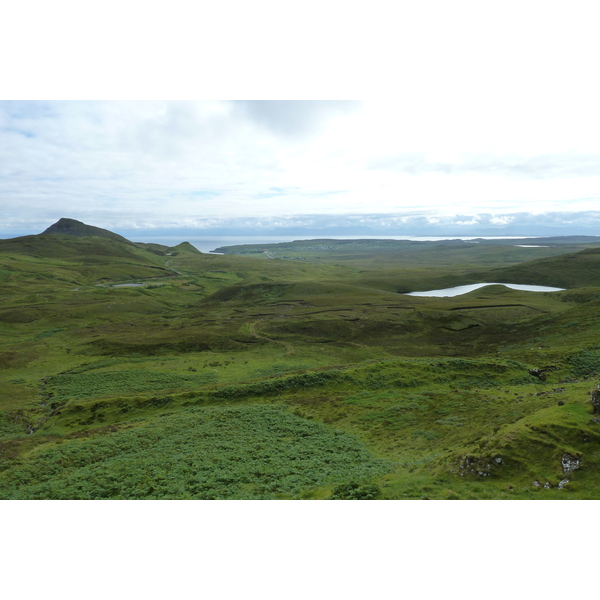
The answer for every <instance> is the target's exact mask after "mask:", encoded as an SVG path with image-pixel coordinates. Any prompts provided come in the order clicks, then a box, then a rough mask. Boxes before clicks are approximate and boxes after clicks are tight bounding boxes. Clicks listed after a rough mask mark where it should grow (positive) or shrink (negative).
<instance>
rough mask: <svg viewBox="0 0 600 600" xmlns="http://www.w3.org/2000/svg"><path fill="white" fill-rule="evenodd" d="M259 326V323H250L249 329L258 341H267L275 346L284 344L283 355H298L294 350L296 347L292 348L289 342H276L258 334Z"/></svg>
mask: <svg viewBox="0 0 600 600" xmlns="http://www.w3.org/2000/svg"><path fill="white" fill-rule="evenodd" d="M258 324H259V321H255V322H254V323H248V329H249V331H250V335H252V336H253V337H255V338H256V339H257V340H266V341H267V342H272V343H274V344H282V345H283V346H285V350H286V351H285V354H284V355H283V356H284V357H285V356H292V354H295V353H296V350H295V349H294V346H292V344H290V343H289V342H284V341H281V340H274V339H273V338H270V337H267V336H266V335H263V334H262V333H258V332H257V331H256V327H257V325H258Z"/></svg>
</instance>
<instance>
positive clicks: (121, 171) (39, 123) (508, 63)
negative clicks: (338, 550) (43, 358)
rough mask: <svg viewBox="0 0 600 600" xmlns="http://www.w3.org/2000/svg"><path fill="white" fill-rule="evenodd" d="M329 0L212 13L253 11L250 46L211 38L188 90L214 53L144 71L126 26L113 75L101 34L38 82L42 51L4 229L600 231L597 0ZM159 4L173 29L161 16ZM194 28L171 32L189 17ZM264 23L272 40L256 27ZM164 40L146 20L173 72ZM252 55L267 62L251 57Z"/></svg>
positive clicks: (5, 178)
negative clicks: (155, 82) (362, 1)
mask: <svg viewBox="0 0 600 600" xmlns="http://www.w3.org/2000/svg"><path fill="white" fill-rule="evenodd" d="M413 4H419V7H414V6H412V5H413ZM263 5H264V3H258V7H259V8H260V7H261V6H263ZM449 5H452V6H449ZM482 5H485V6H482ZM42 6H43V5H42ZM239 6H245V5H239ZM264 6H265V7H266V6H267V5H264ZM269 6H270V7H271V8H270V9H269V10H270V12H269V13H268V14H269V15H270V18H271V19H272V20H273V19H274V20H277V19H280V21H281V19H287V23H288V25H289V23H291V21H290V19H292V17H291V16H290V15H289V14H287V13H283V12H281V13H277V12H273V11H275V10H276V9H274V8H273V6H274V5H269ZM306 6H307V7H308V8H309V9H310V7H313V4H312V3H310V2H309V3H308V4H307V5H306ZM314 6H315V7H316V6H317V5H314ZM318 6H322V7H324V8H322V9H320V10H321V17H322V21H323V22H321V23H320V24H317V25H315V24H314V22H313V20H311V19H310V10H308V14H307V13H306V12H302V13H300V12H299V11H298V12H297V14H295V15H294V16H293V22H294V23H296V21H297V22H298V29H297V30H295V31H303V32H304V33H306V28H309V29H310V30H311V32H312V37H311V36H310V35H308V36H306V35H303V36H302V37H300V35H299V34H298V33H290V30H288V34H289V37H290V39H289V40H286V39H284V37H282V34H281V32H279V33H277V32H276V33H273V28H272V27H269V22H268V21H267V23H266V24H264V23H263V25H262V28H261V27H259V28H258V29H249V30H248V31H245V30H244V29H243V22H244V20H245V19H246V18H251V17H252V14H251V12H249V9H241V10H242V11H244V10H246V11H248V12H245V13H244V14H241V15H238V19H237V20H235V19H234V20H232V19H231V18H230V17H229V16H228V14H227V7H226V8H225V9H223V12H221V13H218V14H213V15H212V16H213V18H214V19H216V20H217V21H218V20H219V19H221V20H222V22H223V23H227V24H228V26H229V27H234V29H235V28H236V27H237V29H235V33H237V34H238V37H239V40H238V41H239V43H240V44H239V47H238V46H235V45H233V46H228V47H227V48H224V46H223V42H222V41H221V40H220V41H219V42H217V39H218V38H215V37H214V36H213V37H211V38H210V40H209V41H208V42H206V45H205V46H204V48H209V49H210V50H211V51H212V55H213V56H214V57H215V58H214V60H212V59H211V61H210V64H211V67H210V68H211V69H212V70H211V71H210V73H209V75H212V78H211V77H209V78H208V79H207V83H206V85H200V84H199V82H198V81H197V80H196V86H191V87H188V88H185V87H184V88H182V87H181V86H180V85H179V83H180V82H181V80H182V79H183V75H184V74H186V78H185V80H186V81H189V80H190V75H192V74H194V73H196V74H197V73H198V72H199V71H198V69H199V67H198V61H197V59H195V58H194V57H193V56H191V57H190V56H187V60H179V58H181V54H177V51H175V54H177V56H178V61H177V64H178V65H179V63H180V62H182V63H183V66H180V67H179V71H177V73H176V75H178V76H179V78H178V79H177V78H175V80H168V81H166V82H165V85H164V87H152V86H150V87H148V86H146V87H145V86H144V84H143V82H147V81H149V80H151V77H148V76H147V73H146V72H145V71H144V69H143V68H142V67H141V66H140V63H139V62H138V64H137V70H136V71H135V72H134V71H132V70H131V69H132V68H131V64H130V63H128V61H127V59H124V58H123V56H124V55H121V54H119V51H120V49H121V46H120V45H119V43H120V42H122V43H124V40H125V39H126V34H125V33H124V32H121V33H119V32H117V33H118V34H117V36H116V37H115V38H114V44H115V48H116V51H115V52H114V53H113V54H112V55H110V54H109V56H108V60H109V61H112V62H111V63H110V64H112V65H113V66H115V67H116V66H118V64H119V63H122V64H120V69H121V70H119V69H118V68H117V69H115V73H116V76H114V77H113V78H112V79H111V78H110V77H109V78H108V79H107V77H106V73H104V72H103V73H104V76H105V77H104V79H102V78H100V80H101V81H100V82H99V83H91V82H92V79H91V77H90V76H89V74H88V70H90V65H91V66H92V67H93V66H94V65H95V66H97V64H98V61H99V60H100V59H99V58H98V57H99V56H100V55H99V54H98V53H97V52H98V51H96V50H94V48H96V46H95V45H94V39H93V35H94V34H91V35H92V39H91V40H90V42H89V46H88V53H89V57H90V58H89V60H86V61H83V62H79V63H75V64H74V68H71V65H70V64H69V65H68V66H69V67H70V68H66V69H63V70H62V71H59V72H57V71H54V72H53V75H57V74H58V75H60V76H57V77H53V81H52V82H48V77H46V78H45V79H44V80H43V82H42V84H41V85H38V86H37V87H33V88H32V87H31V82H32V81H38V80H37V79H36V78H35V74H36V73H38V74H39V75H40V77H41V75H42V74H43V69H44V66H47V65H48V64H49V63H48V61H46V63H43V64H41V66H40V60H43V59H41V58H40V56H41V55H40V53H39V52H34V51H31V49H30V50H29V51H30V54H29V55H27V54H25V59H24V61H23V63H22V64H23V68H22V69H21V71H20V72H17V69H13V72H11V73H9V74H12V75H15V74H16V76H15V77H13V78H12V79H11V80H10V81H11V84H12V85H13V86H14V89H12V92H11V87H10V86H8V87H7V88H6V89H7V90H8V91H9V93H7V94H6V95H4V97H3V98H4V99H2V100H0V235H2V236H3V237H11V236H14V235H22V234H29V233H39V232H41V231H43V230H44V229H45V228H46V227H48V226H50V225H51V224H52V223H54V222H55V221H57V220H58V219H59V218H61V217H69V218H74V219H78V220H81V221H83V222H85V223H88V224H91V225H96V226H99V227H104V228H108V229H111V230H113V231H117V232H119V233H122V232H123V233H127V234H131V233H138V234H139V235H142V234H148V235H152V233H153V232H156V233H159V232H160V233H161V234H165V233H168V232H173V233H174V234H182V235H183V234H184V233H186V234H187V233H193V232H195V233H196V234H197V235H205V234H207V235H208V234H211V233H230V234H235V233H238V232H239V233H244V234H249V233H256V234H261V233H269V234H272V233H277V232H281V233H286V232H299V233H301V232H306V233H309V232H314V233H315V234H319V233H327V232H329V233H330V234H333V233H338V232H339V233H344V232H346V233H356V234H362V233H363V232H364V233H368V232H371V233H372V234H373V235H386V234H390V235H395V234H397V233H398V234H413V235H435V234H442V235H444V234H446V233H448V234H456V235H460V234H462V235H471V234H486V233H487V234H493V233H495V232H498V233H502V234H510V233H513V234H531V235H539V234H546V233H548V234H550V233H562V234H574V233H589V234H592V235H595V234H596V233H600V118H599V109H598V107H599V106H600V102H599V100H600V98H599V95H600V94H599V91H598V87H599V86H598V85H597V81H596V75H595V73H596V71H597V67H596V64H595V62H596V58H597V56H599V55H600V52H599V50H600V47H599V46H600V42H599V41H598V40H599V38H598V36H597V35H596V32H595V31H594V27H595V20H594V19H593V18H592V17H593V13H592V12H590V11H589V10H588V9H587V8H586V7H587V6H589V5H587V4H584V5H580V4H578V3H574V4H573V5H571V4H570V5H569V7H566V5H564V4H559V3H552V2H546V3H537V2H531V3H528V2H521V3H511V2H506V3H501V4H500V3H496V4H493V5H492V4H487V3H472V2H458V3H456V4H455V3H430V2H424V3H423V4H421V3H400V4H396V5H395V6H396V8H395V10H394V11H393V12H392V11H391V12H389V13H388V14H387V16H388V18H386V15H385V14H384V13H382V12H381V11H378V10H377V9H378V8H382V7H384V6H388V5H387V4H385V3H378V2H375V3H374V4H373V9H372V11H371V12H369V13H365V12H364V11H362V12H360V11H358V10H355V9H352V8H347V9H346V12H345V13H339V12H338V13H336V12H334V9H333V5H330V3H327V2H326V3H325V4H321V5H318ZM338 6H340V5H338ZM390 6H391V5H390ZM434 9H435V10H434ZM259 12H260V11H259ZM23 14H24V13H23ZM132 14H133V13H132ZM265 14H267V13H265ZM254 16H255V15H254ZM327 17H332V18H334V19H335V20H336V21H337V22H336V25H337V28H338V32H339V33H338V36H337V38H336V37H334V36H332V34H331V30H330V29H328V28H327V22H329V23H332V22H334V21H332V20H331V19H330V20H329V21H328V20H327ZM147 18H148V19H150V23H152V24H155V25H156V27H161V28H162V29H163V30H165V29H166V28H168V25H169V19H168V18H167V19H166V22H163V21H164V15H160V14H158V13H156V14H154V13H152V14H150V15H147ZM271 22H273V21H271ZM317 23H319V22H317ZM178 26H179V29H178V30H177V31H176V32H175V33H171V37H170V38H167V39H168V40H170V41H171V43H172V44H174V45H177V44H183V43H184V42H181V41H180V38H181V39H186V32H187V31H188V30H187V29H186V26H185V25H184V24H183V22H182V21H181V20H179V21H178ZM303 26H305V28H304V29H303ZM67 30H68V28H67ZM190 31H191V30H190ZM266 31H270V32H271V33H270V38H269V39H270V41H271V42H275V43H273V44H271V45H269V44H262V45H261V44H258V43H257V42H256V40H257V39H258V38H260V34H261V32H266ZM38 33H39V32H38ZM288 34H286V35H288ZM359 34H360V35H359ZM274 36H275V37H274ZM52 39H53V43H54V44H55V45H56V44H58V47H57V48H54V49H53V46H50V45H44V53H46V52H50V53H52V52H54V55H55V56H56V57H57V59H58V58H61V57H63V58H64V55H65V54H64V53H65V52H66V51H67V49H68V46H65V47H64V48H63V47H62V46H60V43H59V42H57V36H53V38H52ZM251 39H252V40H254V43H253V45H249V44H247V42H248V41H249V40H251ZM300 39H302V41H303V48H302V50H301V51H299V50H298V46H297V44H296V43H295V42H297V41H299V40H300ZM153 40H154V37H153V36H152V35H150V34H147V36H144V35H143V36H142V44H141V48H142V49H143V50H144V52H143V54H144V57H145V58H146V61H147V64H151V65H153V66H157V65H158V67H157V68H158V71H157V72H158V73H159V74H163V75H165V74H166V73H167V72H168V71H169V68H168V67H169V64H170V65H174V64H175V63H174V62H173V58H172V55H171V57H169V55H168V54H166V55H165V54H164V46H163V49H160V48H159V49H156V48H155V46H156V44H155V43H154V44H153V45H151V42H152V41H153ZM334 40H336V41H335V43H334ZM77 41H78V42H79V43H81V42H82V40H81V37H79V38H78V40H77ZM309 41H310V43H309ZM286 43H287V45H286ZM144 44H145V45H144ZM211 44H212V45H211ZM313 46H314V47H313ZM310 48H312V52H311V51H309V49H310ZM13 49H14V48H13ZM130 49H131V47H130ZM177 49H181V48H179V47H178V48H176V50H177ZM186 49H188V50H189V48H188V47H186ZM102 52H103V53H106V52H107V50H106V44H105V47H104V48H103V50H102ZM286 52H287V54H286ZM279 54H283V55H284V58H282V57H281V56H279V57H278V55H279ZM69 56H70V57H71V58H70V60H76V59H75V58H73V51H72V48H71V51H70V54H69ZM125 56H127V55H125ZM165 56H166V57H167V58H170V59H171V62H170V63H169V64H167V65H166V66H165V65H164V62H165ZM106 58H107V57H106V56H103V60H105V59H106ZM252 59H255V60H254V64H260V65H262V67H263V69H262V70H261V69H256V70H249V64H250V63H251V62H252ZM259 59H260V60H259ZM267 59H269V61H270V62H268V63H267V62H266V61H267ZM136 60H137V58H136ZM159 61H162V63H161V62H159ZM56 62H57V63H58V62H59V61H58V60H57V61H56ZM161 64H163V67H162V68H160V65H161ZM214 64H218V65H221V66H222V69H221V71H220V75H219V76H217V77H215V76H214V75H215V66H214ZM302 64H304V65H305V68H304V69H302V70H301V69H299V66H300V65H302ZM306 66H309V67H310V68H309V69H308V70H307V69H306ZM349 66H350V68H349ZM173 68H175V67H173ZM32 69H33V71H32ZM91 70H92V71H93V69H91ZM94 73H96V74H97V73H98V71H97V70H96V71H94ZM145 73H146V76H145V77H143V76H142V75H144V74H145ZM248 73H251V74H252V75H253V81H251V82H249V81H248V79H249V77H248ZM24 74H25V75H24ZM132 74H137V75H140V74H141V75H140V80H141V81H142V85H139V87H138V88H136V87H135V86H132V85H131V83H129V80H130V79H132V77H131V75H132ZM224 74H225V75H224ZM74 75H76V77H75V78H74ZM332 80H337V87H336V85H335V83H334V84H332V83H331V82H332ZM14 81H16V82H17V83H16V84H14ZM159 81H160V79H159ZM169 81H171V85H169ZM203 81H204V80H203ZM232 81H234V82H237V83H238V85H237V87H236V85H233V86H232V85H231V82H232ZM103 86H104V87H103ZM32 90H33V91H32ZM165 95H167V97H180V98H183V99H182V100H169V99H165V97H164V96H165ZM143 97H146V98H150V99H148V100H139V99H138V98H143ZM340 97H341V98H367V99H362V100H361V99H359V100H339V99H337V98H340ZM23 98H25V99H23ZM90 98H95V99H94V100H92V99H90ZM196 98H225V99H223V100H218V99H210V100H202V99H201V100H197V99H196ZM227 98H234V99H233V100H231V99H229V100H228V99H227ZM244 98H249V99H244ZM297 98H300V99H297ZM315 98H317V99H316V100H315ZM318 98H323V99H318Z"/></svg>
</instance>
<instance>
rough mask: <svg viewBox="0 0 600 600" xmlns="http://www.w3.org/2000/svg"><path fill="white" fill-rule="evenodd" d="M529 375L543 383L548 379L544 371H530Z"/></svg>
mask: <svg viewBox="0 0 600 600" xmlns="http://www.w3.org/2000/svg"><path fill="white" fill-rule="evenodd" d="M529 374H530V375H533V376H534V377H537V378H538V379H540V380H542V381H544V380H545V379H546V372H545V371H544V370H543V369H529Z"/></svg>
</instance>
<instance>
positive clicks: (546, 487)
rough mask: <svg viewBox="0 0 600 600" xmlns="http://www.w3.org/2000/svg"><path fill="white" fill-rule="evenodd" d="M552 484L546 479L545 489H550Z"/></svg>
mask: <svg viewBox="0 0 600 600" xmlns="http://www.w3.org/2000/svg"><path fill="white" fill-rule="evenodd" d="M551 487H552V486H551V485H550V482H549V481H546V483H545V484H544V489H546V490H549V489H550V488H551Z"/></svg>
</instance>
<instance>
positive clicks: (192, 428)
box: [0, 235, 600, 499]
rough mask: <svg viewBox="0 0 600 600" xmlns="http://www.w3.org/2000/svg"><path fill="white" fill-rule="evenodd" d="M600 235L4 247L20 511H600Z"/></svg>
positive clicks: (7, 455)
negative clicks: (544, 507)
mask: <svg viewBox="0 0 600 600" xmlns="http://www.w3.org/2000/svg"><path fill="white" fill-rule="evenodd" d="M40 238H41V239H40ZM386 242H387V241H386ZM524 243H526V242H524ZM595 243H596V242H590V240H586V241H585V243H584V244H582V245H579V246H578V245H576V244H574V243H573V241H572V240H571V241H568V242H567V243H564V244H559V243H558V242H557V243H556V245H555V246H554V247H553V248H549V249H541V248H540V249H523V248H516V247H514V245H511V244H508V243H497V244H491V243H481V244H477V245H474V244H464V243H457V242H453V243H448V244H435V243H426V244H424V245H420V244H416V243H412V242H402V243H400V242H398V243H395V244H387V243H379V241H377V242H374V241H368V242H367V241H362V242H361V241H353V242H351V243H341V242H339V243H338V242H336V243H331V244H330V243H329V242H327V243H326V242H324V241H320V242H319V243H318V244H316V243H312V242H311V243H308V242H302V243H299V244H292V245H286V247H285V248H274V249H273V248H271V250H269V251H270V252H272V254H273V253H274V254H275V255H277V258H280V260H272V259H270V258H268V257H267V256H266V255H265V254H264V253H262V254H261V253H258V252H256V249H249V250H247V251H244V250H243V249H242V252H244V253H243V254H240V255H233V254H226V255H224V256H217V255H203V254H199V253H197V252H194V251H193V249H192V250H190V249H189V248H187V247H186V246H185V245H180V246H177V247H175V248H166V247H163V246H160V245H158V244H143V245H142V244H139V245H133V244H128V243H126V242H121V241H115V240H109V239H98V238H95V237H92V238H89V237H87V238H86V237H76V238H75V237H68V236H53V235H51V236H28V237H27V238H19V239H17V240H0V277H1V278H2V279H1V281H2V287H1V288H0V297H1V298H2V307H1V308H0V332H1V334H2V335H1V337H0V383H1V384H2V388H1V389H2V393H1V394H0V465H1V469H2V475H1V477H0V480H1V481H2V490H3V491H2V494H3V497H6V498H46V497H47V498H58V497H61V498H66V497H69V498H209V497H212V498H335V499H356V498H364V499H367V498H369V499H370V498H383V499H402V498H413V499H418V498H423V497H425V496H427V497H429V498H439V499H457V498H458V499H471V498H472V499H475V498H503V499H504V498H506V499H509V498H521V499H525V498H597V497H598V490H599V489H600V477H599V476H597V475H596V473H597V472H600V470H598V466H600V465H598V464H597V461H598V459H599V458H600V446H599V445H598V444H599V443H600V438H599V433H598V431H597V428H598V427H599V425H598V423H597V422H596V421H595V420H594V419H595V416H594V415H593V414H592V413H591V405H590V403H589V395H588V392H590V390H591V389H593V388H594V387H595V386H596V384H597V378H598V376H599V375H600V350H598V342H597V340H598V334H599V332H600V331H599V330H600V321H599V320H598V317H597V314H598V304H599V303H600V289H599V288H598V287H597V286H596V283H600V282H597V281H596V279H595V277H596V275H595V273H597V272H600V270H599V269H598V267H599V266H600V254H599V253H598V251H597V248H596V247H595V245H594V244H595ZM581 248H586V249H584V250H583V251H581ZM532 251H533V252H532ZM263 252H264V251H263ZM298 257H300V258H298ZM528 258H534V259H535V260H532V261H528V260H527V259H528ZM167 263H168V264H167ZM173 269H175V270H173ZM538 272H539V273H540V275H542V274H543V276H544V277H545V278H546V279H544V280H543V281H542V280H536V281H531V279H532V278H533V277H534V274H535V273H538ZM502 274H504V275H505V276H506V277H507V278H509V277H510V278H511V282H513V283H539V284H546V285H557V286H561V284H560V283H559V282H560V281H563V282H564V283H568V284H569V285H568V287H569V288H570V289H568V290H566V291H564V292H556V293H541V294H536V293H527V292H519V291H516V290H509V289H507V288H505V287H504V286H492V287H487V288H481V289H479V290H476V291H474V292H471V293H469V294H466V295H464V296H460V297H455V298H418V297H410V296H406V295H403V294H402V293H401V292H404V291H412V290H416V289H427V288H439V287H444V286H453V285H459V284H463V283H471V282H476V281H480V280H481V281H485V280H487V281H499V280H501V279H499V277H500V276H502ZM127 281H136V282H140V283H144V284H146V285H145V287H143V288H140V287H138V288H114V287H108V286H107V284H110V283H117V282H127ZM165 283H166V284H167V285H162V284H165ZM565 287H567V286H565ZM532 369H541V370H543V371H544V376H545V378H544V379H540V378H538V377H536V376H534V375H532V374H531V373H530V370H532ZM285 432H287V433H285ZM302 432H304V433H302ZM305 434H306V435H305ZM336 444H337V445H336ZM566 455H568V456H571V457H577V459H578V460H579V461H580V462H579V465H578V468H577V469H576V470H575V471H573V472H572V473H569V474H565V473H564V472H563V467H562V462H561V461H562V459H563V457H564V456H566ZM294 456H295V457H294ZM300 458H301V460H300ZM497 458H501V459H502V462H500V463H499V462H497V461H496V459H497ZM190 461H191V462H190ZM467 463H468V464H467ZM488 465H489V468H488ZM479 472H481V473H485V474H479ZM564 479H569V482H568V483H566V484H564V485H563V487H561V488H560V489H559V488H558V484H559V482H561V481H563V480H564ZM535 481H539V482H541V487H538V486H535V485H534V482H535ZM546 483H548V484H549V487H544V485H545V484H546Z"/></svg>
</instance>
